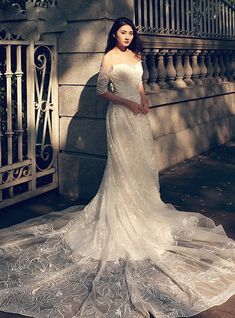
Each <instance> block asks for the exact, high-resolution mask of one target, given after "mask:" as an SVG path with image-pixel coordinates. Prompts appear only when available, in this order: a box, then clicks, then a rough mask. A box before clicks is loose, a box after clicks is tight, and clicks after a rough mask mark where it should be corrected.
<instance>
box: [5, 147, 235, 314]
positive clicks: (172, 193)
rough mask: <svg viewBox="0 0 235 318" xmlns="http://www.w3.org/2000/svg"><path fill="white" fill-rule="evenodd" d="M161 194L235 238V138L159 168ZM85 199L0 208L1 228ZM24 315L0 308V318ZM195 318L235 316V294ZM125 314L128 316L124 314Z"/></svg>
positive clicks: (53, 195) (54, 198)
mask: <svg viewBox="0 0 235 318" xmlns="http://www.w3.org/2000/svg"><path fill="white" fill-rule="evenodd" d="M160 184H161V196H162V199H163V201H164V202H169V203H172V204H173V205H174V206H175V207H176V208H177V209H178V210H182V211H196V212H200V213H202V214H204V215H206V216H208V217H211V218H213V219H214V221H215V222H216V224H222V225H223V226H224V229H225V231H226V233H227V234H228V236H229V237H232V238H234V239H235V222H234V220H235V141H231V142H229V143H227V144H225V145H222V146H220V147H217V148H215V149H214V150H211V151H207V152H205V153H203V154H200V155H198V156H195V157H193V158H191V159H189V160H185V161H183V162H181V163H179V164H177V165H175V166H173V167H171V168H168V169H165V170H163V171H161V172H160ZM78 203H84V202H79V201H71V200H68V199H65V198H63V197H62V196H59V194H58V192H57V191H56V190H55V191H51V192H50V193H47V194H44V195H41V196H38V197H36V198H33V199H30V200H27V201H26V202H22V203H18V204H16V205H14V206H13V207H8V208H5V209H2V210H1V211H0V228H3V227H7V226H10V225H13V224H16V223H19V222H22V221H24V220H25V219H28V218H32V217H36V216H39V215H42V214H45V213H48V212H52V211H57V210H62V209H64V208H66V207H68V206H70V205H76V204H78ZM20 317H21V318H23V317H24V316H20V315H16V314H8V313H3V312H0V318H20ZM194 317H195V318H235V296H234V297H232V298H230V299H229V300H228V301H227V302H226V303H224V304H223V305H220V306H217V307H213V308H211V309H209V310H207V311H205V312H203V313H201V314H199V315H197V316H194ZM110 318H112V317H110ZM124 318H125V317H124Z"/></svg>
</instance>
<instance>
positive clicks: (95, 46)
mask: <svg viewBox="0 0 235 318" xmlns="http://www.w3.org/2000/svg"><path fill="white" fill-rule="evenodd" d="M105 46H106V20H95V21H78V22H76V23H69V24H68V27H67V31H66V32H64V33H62V34H61V35H60V37H59V42H58V49H59V52H60V53H63V52H104V50H105Z"/></svg>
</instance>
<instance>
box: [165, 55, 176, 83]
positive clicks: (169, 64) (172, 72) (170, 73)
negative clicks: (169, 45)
mask: <svg viewBox="0 0 235 318" xmlns="http://www.w3.org/2000/svg"><path fill="white" fill-rule="evenodd" d="M176 52H177V50H169V52H167V53H166V73H167V81H168V85H169V88H175V77H176V69H175V66H174V63H173V55H174V54H175V53H176Z"/></svg>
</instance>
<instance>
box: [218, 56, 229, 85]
mask: <svg viewBox="0 0 235 318" xmlns="http://www.w3.org/2000/svg"><path fill="white" fill-rule="evenodd" d="M218 63H219V66H220V77H221V79H222V82H227V81H228V78H227V77H226V75H225V73H226V67H225V65H224V55H223V51H218Z"/></svg>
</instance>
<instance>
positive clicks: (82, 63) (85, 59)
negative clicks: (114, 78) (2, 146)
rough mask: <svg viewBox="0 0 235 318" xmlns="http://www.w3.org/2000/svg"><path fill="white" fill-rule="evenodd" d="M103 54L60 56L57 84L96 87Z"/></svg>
mask: <svg viewBox="0 0 235 318" xmlns="http://www.w3.org/2000/svg"><path fill="white" fill-rule="evenodd" d="M102 56H103V54H102V53H101V54H99V53H97V54H95V53H94V54H92V53H91V54H90V53H81V54H61V55H60V56H59V84H70V85H78V84H80V85H96V81H97V75H98V72H99V69H100V63H101V60H102Z"/></svg>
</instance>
